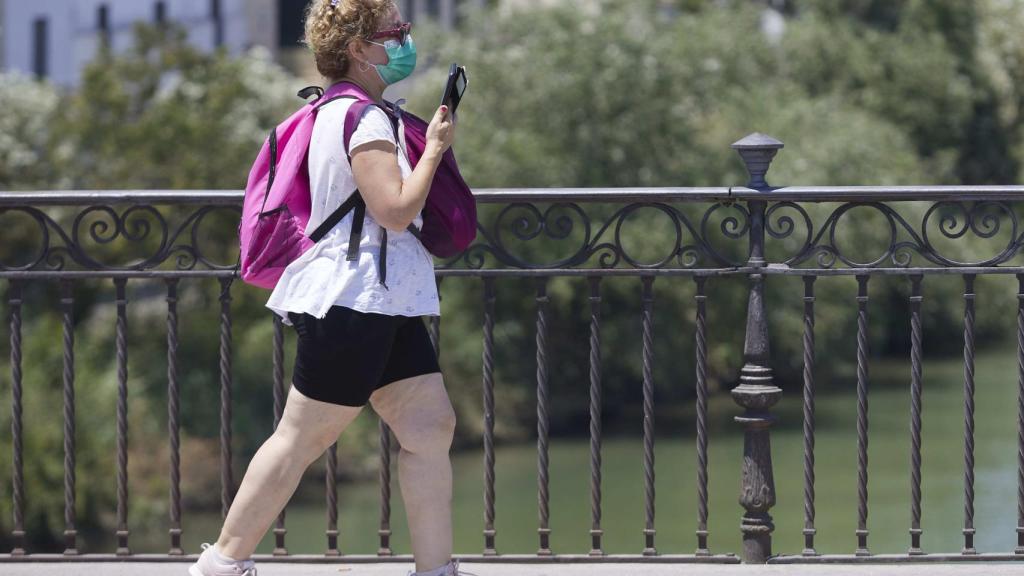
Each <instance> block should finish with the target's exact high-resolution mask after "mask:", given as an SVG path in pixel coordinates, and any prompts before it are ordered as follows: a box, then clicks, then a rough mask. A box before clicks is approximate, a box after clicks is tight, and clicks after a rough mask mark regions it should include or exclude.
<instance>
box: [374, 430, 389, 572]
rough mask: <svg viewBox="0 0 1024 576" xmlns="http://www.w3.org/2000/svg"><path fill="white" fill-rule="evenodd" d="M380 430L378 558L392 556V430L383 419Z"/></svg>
mask: <svg viewBox="0 0 1024 576" xmlns="http://www.w3.org/2000/svg"><path fill="white" fill-rule="evenodd" d="M378 428H379V429H380V530H377V535H378V536H380V548H379V549H378V550H377V555H378V556H391V555H392V554H393V552H392V551H391V429H390V428H388V425H387V424H386V423H385V422H384V419H383V418H381V419H379V420H378Z"/></svg>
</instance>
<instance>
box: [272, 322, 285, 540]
mask: <svg viewBox="0 0 1024 576" xmlns="http://www.w3.org/2000/svg"><path fill="white" fill-rule="evenodd" d="M272 316H273V318H274V430H275V431H276V430H277V426H278V424H280V423H281V416H282V415H283V414H284V397H285V390H284V323H283V322H282V321H281V316H280V315H278V314H277V313H272ZM287 507H288V503H287V502H285V505H284V507H282V508H281V513H280V514H278V515H277V521H276V522H275V525H274V552H273V555H274V556H287V555H288V548H286V547H285V536H286V535H287V534H288V529H287V528H285V525H284V523H285V511H286V509H287Z"/></svg>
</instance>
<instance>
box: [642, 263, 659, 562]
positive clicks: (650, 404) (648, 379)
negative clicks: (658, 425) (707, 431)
mask: <svg viewBox="0 0 1024 576" xmlns="http://www.w3.org/2000/svg"><path fill="white" fill-rule="evenodd" d="M642 281H643V379H644V383H643V396H644V400H643V403H644V504H645V506H644V509H645V512H646V517H647V520H646V523H645V524H644V551H643V555H644V556H654V555H656V554H657V553H658V551H657V550H656V549H655V547H654V535H655V529H654V374H653V368H654V339H653V329H652V324H653V316H652V313H651V309H652V305H653V302H654V295H653V286H654V277H653V276H644V277H643V279H642Z"/></svg>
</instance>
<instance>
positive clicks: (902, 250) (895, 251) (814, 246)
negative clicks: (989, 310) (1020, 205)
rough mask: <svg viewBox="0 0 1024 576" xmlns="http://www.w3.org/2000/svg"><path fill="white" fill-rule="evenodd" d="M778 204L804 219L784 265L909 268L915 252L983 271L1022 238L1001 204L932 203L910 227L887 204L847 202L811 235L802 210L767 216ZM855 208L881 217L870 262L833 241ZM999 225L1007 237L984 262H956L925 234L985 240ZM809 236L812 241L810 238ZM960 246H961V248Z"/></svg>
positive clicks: (936, 261)
mask: <svg viewBox="0 0 1024 576" xmlns="http://www.w3.org/2000/svg"><path fill="white" fill-rule="evenodd" d="M783 205H785V206H787V207H788V208H792V209H794V210H796V211H797V212H798V213H800V215H801V216H802V217H803V219H804V226H805V227H806V229H807V236H806V238H807V240H806V241H805V242H804V243H803V246H802V247H801V249H800V250H799V251H798V252H797V254H795V255H794V256H792V257H790V258H789V259H787V260H785V261H784V264H786V265H789V266H798V265H800V264H803V263H805V262H807V261H808V260H809V259H811V258H812V257H813V258H814V261H815V263H816V264H817V266H819V267H821V268H833V267H835V266H836V264H837V263H842V264H845V265H846V266H849V267H851V268H876V267H881V266H893V267H897V268H909V267H911V266H912V265H913V264H914V255H915V254H916V255H918V256H920V257H921V258H923V259H924V260H925V261H927V262H930V263H932V264H936V265H939V266H944V267H988V266H997V265H999V264H1003V263H1005V262H1007V261H1008V260H1010V259H1011V258H1013V257H1014V256H1015V255H1016V254H1017V253H1018V252H1019V251H1020V249H1021V246H1022V245H1024V238H1022V237H1021V236H1020V235H1019V233H1018V231H1019V224H1018V217H1017V214H1016V212H1015V211H1014V210H1013V208H1012V206H1011V205H1010V204H1008V203H1006V202H997V201H978V202H964V201H941V202H936V203H935V204H933V205H932V206H931V207H929V209H928V210H927V211H926V212H925V214H924V216H922V217H921V224H920V226H918V227H916V228H915V227H914V226H913V225H911V224H910V223H909V222H908V221H907V219H906V218H904V217H903V216H902V215H901V214H900V213H899V212H897V211H896V210H895V209H894V208H892V207H891V206H889V205H887V204H883V203H881V202H848V203H844V204H842V205H840V206H839V207H837V208H836V209H835V210H833V211H832V212H831V214H829V216H828V217H827V218H826V220H825V222H824V223H823V224H822V225H821V227H820V228H819V229H818V230H817V233H814V231H813V226H812V224H811V218H810V216H809V215H808V213H807V211H806V210H804V209H803V208H802V207H800V206H797V205H795V204H793V203H791V202H784V203H779V204H777V205H775V206H772V208H771V209H769V210H768V212H767V213H768V215H771V214H772V212H773V211H774V210H776V209H777V208H781V207H782V206H783ZM855 208H867V209H870V210H873V211H874V212H875V213H877V214H880V215H881V216H882V217H883V219H884V225H883V226H882V227H879V226H877V225H876V226H873V227H872V230H873V231H874V232H875V233H876V235H880V236H881V238H882V240H883V242H882V244H883V246H884V248H883V249H882V252H881V254H879V255H878V256H877V257H875V258H872V259H863V258H857V257H855V256H854V255H853V254H851V253H850V251H849V250H848V249H846V248H844V247H842V246H840V242H839V241H838V239H837V236H838V235H839V233H840V231H841V230H842V228H843V225H844V222H847V221H848V220H850V219H849V218H844V217H845V216H847V215H848V214H849V213H850V211H851V210H853V209H855ZM1004 221H1008V222H1009V225H1008V228H1009V233H1008V234H1007V237H1008V239H1007V241H1006V244H1005V245H997V246H996V247H995V248H996V252H997V253H996V254H995V256H992V257H990V258H979V259H974V260H966V261H964V260H958V259H956V258H954V257H952V256H950V255H948V254H945V253H944V252H943V248H941V247H940V246H938V245H937V244H936V242H935V238H934V237H933V235H930V234H929V230H930V229H932V228H933V227H934V228H935V229H937V230H938V231H939V233H940V238H944V239H945V240H948V241H953V240H962V239H964V238H965V237H966V236H967V235H968V233H970V234H971V235H973V236H974V237H976V238H978V239H981V240H990V239H993V238H995V237H996V236H997V235H998V234H999V233H1000V231H1001V230H1002V229H1003V222H1004ZM861 222H863V220H862V221H861ZM847 225H849V224H847ZM768 232H769V233H770V234H771V235H772V236H773V237H775V238H778V237H779V236H778V235H777V234H776V232H784V233H785V234H792V233H793V226H792V222H791V221H790V222H789V223H787V224H785V225H784V228H783V229H782V230H773V229H772V227H771V224H770V223H769V226H768ZM812 236H813V240H812V239H811V237H812ZM901 237H904V239H901ZM961 246H964V245H963V244H961ZM857 248H858V249H860V250H861V251H863V250H864V247H863V246H858V247H857ZM972 248H973V249H975V250H977V247H976V246H972Z"/></svg>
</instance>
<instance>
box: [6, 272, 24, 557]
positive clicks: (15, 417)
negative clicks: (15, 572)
mask: <svg viewBox="0 0 1024 576" xmlns="http://www.w3.org/2000/svg"><path fill="white" fill-rule="evenodd" d="M7 302H8V304H9V305H10V308H11V435H12V444H13V446H12V452H13V453H14V471H13V474H14V478H13V488H14V529H13V530H12V531H11V539H12V540H13V543H14V547H13V548H12V549H11V556H24V555H25V554H26V552H25V470H24V464H23V462H22V445H23V441H22V436H21V425H22V421H21V282H19V281H18V280H11V281H10V292H9V293H8V297H7Z"/></svg>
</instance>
